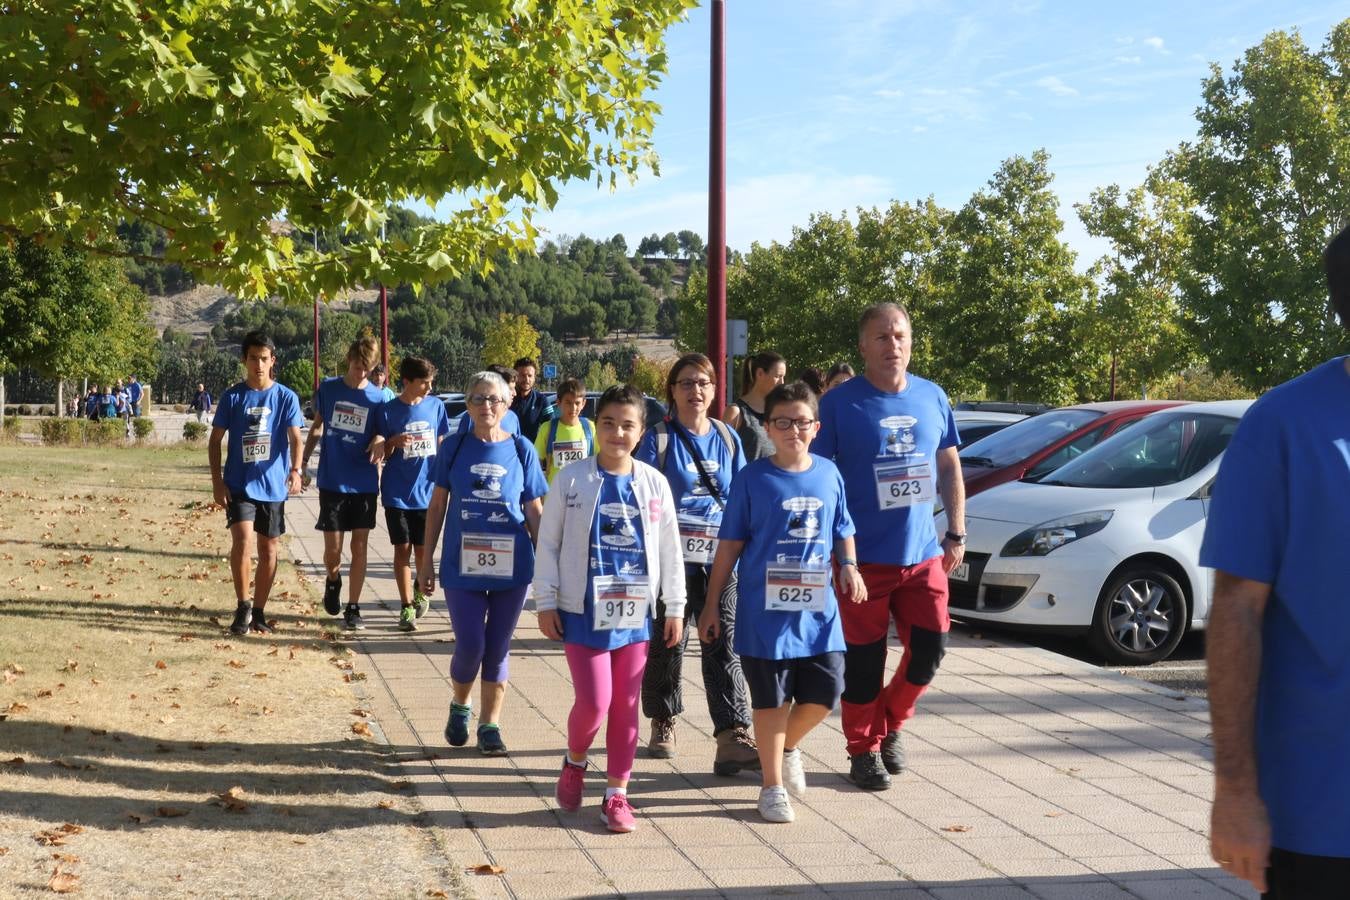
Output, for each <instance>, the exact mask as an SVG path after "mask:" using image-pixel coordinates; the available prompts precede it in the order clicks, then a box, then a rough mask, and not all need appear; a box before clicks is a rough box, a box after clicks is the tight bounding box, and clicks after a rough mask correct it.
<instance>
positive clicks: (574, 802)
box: [553, 757, 586, 812]
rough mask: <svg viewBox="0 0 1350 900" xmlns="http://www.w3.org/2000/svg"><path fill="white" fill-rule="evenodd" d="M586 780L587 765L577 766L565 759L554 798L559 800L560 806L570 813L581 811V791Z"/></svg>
mask: <svg viewBox="0 0 1350 900" xmlns="http://www.w3.org/2000/svg"><path fill="white" fill-rule="evenodd" d="M585 780H586V764H585V763H582V764H581V765H577V764H576V763H574V762H572V761H571V760H570V759H567V758H566V757H564V758H563V767H562V774H560V775H559V776H558V787H557V789H556V790H554V792H553V796H554V797H556V798H557V799H558V805H559V806H561V807H562V808H563V809H565V810H567V811H568V812H576V811H577V810H578V809H581V791H582V788H583V787H584V786H585V784H584V782H585Z"/></svg>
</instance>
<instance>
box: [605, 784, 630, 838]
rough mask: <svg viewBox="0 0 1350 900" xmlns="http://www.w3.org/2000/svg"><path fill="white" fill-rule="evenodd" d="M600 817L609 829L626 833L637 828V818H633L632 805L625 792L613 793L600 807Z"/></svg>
mask: <svg viewBox="0 0 1350 900" xmlns="http://www.w3.org/2000/svg"><path fill="white" fill-rule="evenodd" d="M600 819H601V821H603V822H604V823H605V827H607V828H608V829H609V830H610V831H617V832H619V833H620V834H627V833H628V832H630V831H636V830H637V819H635V818H633V807H632V806H631V805H630V804H629V802H628V795H627V794H614V795H612V796H611V797H610V798H609V799H608V800H606V801H605V805H604V806H603V807H601V808H600Z"/></svg>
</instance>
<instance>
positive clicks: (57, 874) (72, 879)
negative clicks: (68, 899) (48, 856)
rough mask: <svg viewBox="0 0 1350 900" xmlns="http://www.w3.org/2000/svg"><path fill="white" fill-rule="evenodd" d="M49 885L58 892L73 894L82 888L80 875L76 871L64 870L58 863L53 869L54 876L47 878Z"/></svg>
mask: <svg viewBox="0 0 1350 900" xmlns="http://www.w3.org/2000/svg"><path fill="white" fill-rule="evenodd" d="M47 887H49V888H51V889H52V890H53V891H55V892H56V893H58V894H73V893H75V892H76V891H78V890H79V889H80V876H78V875H76V874H75V873H74V872H62V871H61V867H60V866H59V865H58V866H57V867H56V868H55V869H52V877H51V878H49V879H47Z"/></svg>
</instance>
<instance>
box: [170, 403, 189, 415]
mask: <svg viewBox="0 0 1350 900" xmlns="http://www.w3.org/2000/svg"><path fill="white" fill-rule="evenodd" d="M173 411H174V412H176V413H185V412H187V411H188V408H187V407H186V406H184V405H183V404H181V403H175V404H174V405H173Z"/></svg>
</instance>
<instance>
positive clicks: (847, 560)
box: [839, 556, 858, 569]
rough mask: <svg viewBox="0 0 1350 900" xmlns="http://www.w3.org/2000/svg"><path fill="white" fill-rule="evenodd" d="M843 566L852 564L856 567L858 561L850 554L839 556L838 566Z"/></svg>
mask: <svg viewBox="0 0 1350 900" xmlns="http://www.w3.org/2000/svg"><path fill="white" fill-rule="evenodd" d="M844 566H853V567H854V568H855V569H856V568H857V567H858V561H857V560H856V559H854V558H853V557H851V556H844V557H840V559H839V568H841V569H842V568H843V567H844Z"/></svg>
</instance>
